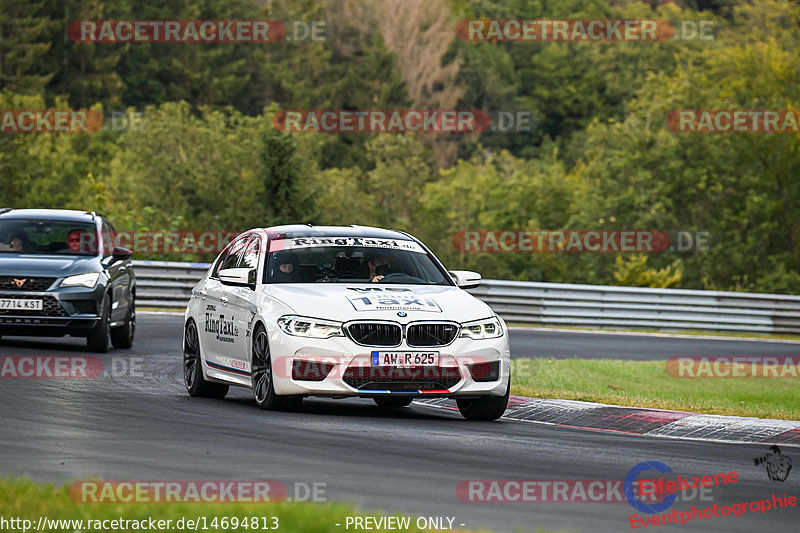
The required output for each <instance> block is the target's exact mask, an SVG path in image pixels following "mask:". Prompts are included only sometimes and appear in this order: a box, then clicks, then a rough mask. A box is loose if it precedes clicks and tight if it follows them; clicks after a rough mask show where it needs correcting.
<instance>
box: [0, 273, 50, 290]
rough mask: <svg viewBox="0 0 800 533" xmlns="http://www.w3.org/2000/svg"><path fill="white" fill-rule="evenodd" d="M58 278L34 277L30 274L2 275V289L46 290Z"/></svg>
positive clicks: (0, 278) (0, 288)
mask: <svg viewBox="0 0 800 533" xmlns="http://www.w3.org/2000/svg"><path fill="white" fill-rule="evenodd" d="M55 280H56V278H32V277H29V276H0V290H2V291H46V290H47V289H48V288H50V285H52V284H53V282H54V281H55Z"/></svg>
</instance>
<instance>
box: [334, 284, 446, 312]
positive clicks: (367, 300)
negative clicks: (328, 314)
mask: <svg viewBox="0 0 800 533" xmlns="http://www.w3.org/2000/svg"><path fill="white" fill-rule="evenodd" d="M351 290H354V291H356V292H355V293H353V294H347V295H346V298H347V300H348V301H349V302H350V304H351V305H352V306H353V308H354V309H355V310H356V311H430V312H433V313H441V312H442V308H441V307H439V304H437V303H436V302H435V301H434V300H433V299H431V298H427V297H425V296H422V295H419V294H417V293H415V292H414V291H412V290H411V289H402V288H398V289H395V290H390V289H385V290H382V291H376V292H377V294H373V291H370V290H368V289H367V290H363V291H362V290H358V289H356V288H351Z"/></svg>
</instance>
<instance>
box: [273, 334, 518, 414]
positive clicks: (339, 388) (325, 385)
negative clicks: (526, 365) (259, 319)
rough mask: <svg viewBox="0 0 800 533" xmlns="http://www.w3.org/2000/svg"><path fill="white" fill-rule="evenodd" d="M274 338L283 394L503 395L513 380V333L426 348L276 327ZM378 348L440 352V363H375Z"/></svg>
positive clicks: (276, 381)
mask: <svg viewBox="0 0 800 533" xmlns="http://www.w3.org/2000/svg"><path fill="white" fill-rule="evenodd" d="M269 339H270V343H269V344H270V353H271V357H272V360H273V366H272V368H273V383H274V387H275V392H276V393H277V394H279V395H285V394H304V395H321V396H365V397H374V396H383V395H388V394H403V395H411V396H425V397H431V396H443V397H455V398H469V397H480V396H503V395H504V394H505V393H506V387H507V385H508V381H509V366H510V363H509V360H510V349H509V345H508V336H507V335H504V336H502V337H499V338H496V339H481V340H472V339H467V338H457V339H456V340H455V341H453V342H452V343H451V344H449V345H447V346H440V347H436V346H431V347H424V348H421V347H410V346H408V345H407V344H406V343H405V341H404V342H403V343H402V344H401V345H400V346H397V347H372V346H361V345H359V344H356V343H355V342H353V341H352V340H350V339H349V338H347V337H333V338H330V339H309V338H304V337H295V336H291V335H287V334H286V333H284V332H283V331H281V330H278V329H275V330H273V331H271V332H270V334H269ZM373 351H388V352H438V353H439V365H438V367H426V366H417V367H412V368H397V367H389V368H385V367H384V368H380V367H374V366H373V365H372V352H373ZM298 362H299V363H300V364H305V365H306V366H305V370H306V372H299V376H298V372H297V369H298V368H299V367H298V366H297V365H298ZM323 365H324V366H323ZM476 365H477V366H476ZM300 368H302V367H300ZM309 368H310V369H311V370H312V371H311V372H310V373H309V372H308V371H307V370H308V369H309ZM488 369H495V373H488V374H487V372H486V371H487V370H488ZM315 371H319V372H317V373H315ZM325 372H327V373H326V374H325V375H324V376H322V374H321V373H325ZM298 377H303V378H312V379H298ZM321 377H322V378H323V379H320V378H321ZM487 379H490V380H487Z"/></svg>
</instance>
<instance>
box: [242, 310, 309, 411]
mask: <svg viewBox="0 0 800 533" xmlns="http://www.w3.org/2000/svg"><path fill="white" fill-rule="evenodd" d="M250 371H251V373H250V380H251V384H252V387H253V398H254V399H255V401H256V405H257V406H259V407H260V408H261V409H264V410H267V411H290V410H294V409H297V408H298V407H300V404H301V403H302V401H303V397H302V396H278V395H277V394H275V387H274V382H273V374H272V359H271V358H270V353H269V341H268V339H267V331H266V330H265V329H264V326H263V325H261V324H259V325H258V326H257V327H256V329H255V331H254V332H253V354H252V357H251V362H250Z"/></svg>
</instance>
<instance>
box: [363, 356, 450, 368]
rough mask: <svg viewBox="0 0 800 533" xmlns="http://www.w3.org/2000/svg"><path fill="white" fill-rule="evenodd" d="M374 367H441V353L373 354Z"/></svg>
mask: <svg viewBox="0 0 800 533" xmlns="http://www.w3.org/2000/svg"><path fill="white" fill-rule="evenodd" d="M372 366H396V367H401V368H409V367H414V366H439V352H372Z"/></svg>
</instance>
